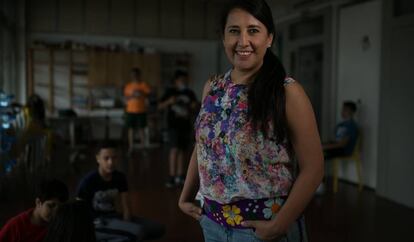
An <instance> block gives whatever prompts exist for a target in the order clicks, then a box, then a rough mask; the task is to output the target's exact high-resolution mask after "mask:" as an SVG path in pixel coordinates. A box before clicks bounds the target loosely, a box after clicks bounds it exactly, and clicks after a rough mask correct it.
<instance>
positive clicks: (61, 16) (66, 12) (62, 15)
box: [58, 0, 84, 33]
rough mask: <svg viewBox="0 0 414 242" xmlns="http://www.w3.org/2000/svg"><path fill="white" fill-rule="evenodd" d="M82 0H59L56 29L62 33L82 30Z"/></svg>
mask: <svg viewBox="0 0 414 242" xmlns="http://www.w3.org/2000/svg"><path fill="white" fill-rule="evenodd" d="M83 2H84V1H83V0H59V4H58V30H59V32H63V33H79V32H82V31H83V30H84V26H83V25H84V11H83V10H84V6H83Z"/></svg>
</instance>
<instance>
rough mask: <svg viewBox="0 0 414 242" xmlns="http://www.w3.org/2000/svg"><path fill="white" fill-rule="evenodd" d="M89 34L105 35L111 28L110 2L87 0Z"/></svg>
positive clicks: (87, 27) (87, 30) (87, 29)
mask: <svg viewBox="0 0 414 242" xmlns="http://www.w3.org/2000/svg"><path fill="white" fill-rule="evenodd" d="M85 1H86V7H85V8H86V9H85V14H86V19H85V25H86V26H85V28H86V32H87V33H91V34H105V33H108V29H109V28H108V26H109V0H85Z"/></svg>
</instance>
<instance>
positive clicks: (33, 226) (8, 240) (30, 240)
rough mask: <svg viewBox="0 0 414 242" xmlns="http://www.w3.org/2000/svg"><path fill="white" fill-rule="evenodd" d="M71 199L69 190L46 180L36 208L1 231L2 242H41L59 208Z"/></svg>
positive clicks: (37, 197)
mask: <svg viewBox="0 0 414 242" xmlns="http://www.w3.org/2000/svg"><path fill="white" fill-rule="evenodd" d="M68 197H69V192H68V188H67V187H66V185H65V184H64V183H63V182H61V181H58V180H55V179H53V180H46V181H43V182H41V183H40V186H39V187H38V191H37V194H36V199H35V203H36V205H35V207H34V208H30V209H28V210H26V211H24V212H22V213H20V214H19V215H17V216H15V217H13V218H11V219H10V220H9V221H8V222H7V223H6V225H4V226H3V228H2V229H1V230H0V241H2V242H41V241H43V239H44V237H45V235H46V232H47V224H48V223H49V221H50V220H51V218H52V217H53V215H54V213H55V212H56V209H57V208H58V206H59V205H60V204H61V203H63V202H65V201H66V200H67V199H68Z"/></svg>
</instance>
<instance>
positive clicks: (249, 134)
mask: <svg viewBox="0 0 414 242" xmlns="http://www.w3.org/2000/svg"><path fill="white" fill-rule="evenodd" d="M230 73H231V71H228V72H227V73H226V74H225V75H224V76H221V77H218V78H216V79H214V80H212V81H211V83H210V85H211V90H210V92H209V93H208V94H207V96H206V97H205V98H204V100H203V103H202V106H201V110H200V113H199V115H198V117H197V120H196V123H195V128H196V147H197V161H198V170H199V176H200V193H201V195H203V196H204V197H206V198H208V199H211V200H214V201H217V202H220V203H230V202H234V201H237V200H241V199H260V198H274V197H280V196H287V195H288V193H289V191H290V188H291V186H292V183H293V174H292V169H291V168H292V164H291V163H292V162H291V158H290V157H289V155H288V152H287V147H288V143H287V142H286V141H285V142H283V143H276V141H275V139H271V138H269V137H265V136H264V135H263V133H262V132H260V131H254V130H253V126H252V125H251V123H250V122H249V121H248V117H247V110H248V108H247V91H248V90H247V86H246V85H240V84H235V83H233V82H232V81H231V77H230ZM291 82H294V80H293V79H291V78H287V79H286V80H285V85H287V84H288V83H291ZM269 133H271V132H269Z"/></svg>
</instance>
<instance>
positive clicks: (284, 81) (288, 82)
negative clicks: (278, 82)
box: [283, 76, 296, 85]
mask: <svg viewBox="0 0 414 242" xmlns="http://www.w3.org/2000/svg"><path fill="white" fill-rule="evenodd" d="M295 82H296V80H295V79H293V78H292V77H290V76H288V77H286V78H285V80H283V84H284V85H289V84H292V83H295Z"/></svg>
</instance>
